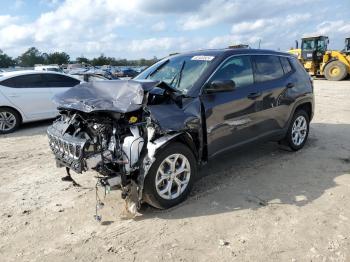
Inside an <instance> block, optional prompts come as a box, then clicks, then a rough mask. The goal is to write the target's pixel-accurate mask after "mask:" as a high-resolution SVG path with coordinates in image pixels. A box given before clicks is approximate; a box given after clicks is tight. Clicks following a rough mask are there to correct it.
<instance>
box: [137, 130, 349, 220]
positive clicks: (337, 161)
mask: <svg viewBox="0 0 350 262" xmlns="http://www.w3.org/2000/svg"><path fill="white" fill-rule="evenodd" d="M348 134H350V125H345V124H323V123H314V124H312V125H311V132H310V136H309V140H308V143H307V144H306V145H305V148H304V149H302V150H300V151H298V152H291V151H288V150H286V148H284V147H281V146H279V145H278V144H277V143H265V144H259V145H252V146H250V147H247V148H245V149H241V150H236V151H233V152H229V153H227V154H225V155H221V156H220V157H218V158H216V159H214V160H213V161H211V162H210V163H208V164H207V165H206V166H205V167H204V168H202V170H201V171H200V172H199V176H200V179H199V180H198V181H197V182H196V184H195V186H194V188H193V190H192V193H191V195H190V197H189V198H188V199H187V200H186V201H185V202H184V203H182V204H180V205H178V206H176V207H173V208H171V209H168V210H163V211H159V210H156V209H154V208H152V207H149V206H146V207H145V208H144V211H143V216H142V217H141V218H140V219H148V218H153V217H157V218H161V219H162V218H163V219H182V218H186V217H199V216H208V215H216V214H220V213H226V212H234V211H237V210H243V209H251V210H256V209H259V208H264V207H265V206H270V205H275V206H276V207H277V208H278V205H294V206H299V207H300V206H304V205H307V204H309V203H311V202H313V201H314V200H316V199H318V198H319V197H321V196H322V195H323V194H324V193H325V191H326V190H328V189H330V188H333V187H335V186H336V182H335V180H336V178H337V177H338V176H341V175H344V174H345V173H346V172H349V170H350V153H349V152H350V139H349V137H348Z"/></svg>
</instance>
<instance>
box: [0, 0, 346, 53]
mask: <svg viewBox="0 0 350 262" xmlns="http://www.w3.org/2000/svg"><path fill="white" fill-rule="evenodd" d="M346 1H348V0H339V2H338V5H339V6H338V7H337V10H338V11H337V13H336V14H335V15H334V18H332V17H329V16H328V17H329V18H328V19H327V20H326V21H324V20H323V19H324V17H325V14H327V13H328V12H329V10H328V9H327V8H326V7H327V6H329V4H328V5H326V4H327V3H328V2H327V1H326V0H314V1H309V0H299V1H294V2H291V1H290V0H279V1H275V0H264V1H258V0H255V1H252V0H251V1H247V0H193V1H191V0H177V1H170V0H98V1H96V0H65V1H58V0H41V3H46V4H48V5H50V6H51V8H50V9H51V11H48V12H45V13H42V14H41V15H40V16H39V17H37V18H34V19H33V20H32V21H28V17H26V18H18V17H14V16H10V15H0V39H1V42H0V49H3V50H4V51H5V52H9V54H10V55H13V56H17V55H19V54H20V53H21V52H23V51H24V50H25V49H27V48H28V47H30V46H36V47H38V48H39V49H40V50H42V51H44V52H51V51H56V50H57V51H66V52H68V53H69V54H70V55H71V57H73V58H74V57H75V56H79V55H82V54H83V55H85V56H86V57H92V56H96V55H99V54H100V53H104V54H105V55H110V56H117V57H128V58H137V57H152V56H154V55H157V56H163V55H166V54H168V53H171V52H177V51H187V50H192V49H200V48H218V47H219V48H220V47H226V46H228V45H232V44H239V43H248V44H250V45H251V46H253V47H257V45H258V42H259V41H260V40H261V41H262V47H264V48H281V50H285V49H287V48H288V47H289V46H291V45H293V44H294V40H295V39H300V37H301V36H302V35H303V33H305V32H311V33H320V34H321V33H322V34H329V36H330V38H331V42H335V43H340V44H341V45H342V43H343V40H342V39H344V38H345V37H346V36H350V21H349V19H348V18H347V16H346V15H347V14H346V10H347V8H346V7H344V5H348V4H347V3H346ZM342 3H343V4H342ZM22 9H23V8H22ZM305 10H306V12H305ZM154 32H157V34H155V33H154ZM155 35H157V36H158V35H159V37H155ZM340 40H341V42H340Z"/></svg>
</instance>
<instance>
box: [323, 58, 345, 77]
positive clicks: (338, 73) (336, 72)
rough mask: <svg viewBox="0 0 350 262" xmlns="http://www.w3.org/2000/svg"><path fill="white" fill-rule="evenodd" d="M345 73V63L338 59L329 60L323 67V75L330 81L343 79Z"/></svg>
mask: <svg viewBox="0 0 350 262" xmlns="http://www.w3.org/2000/svg"><path fill="white" fill-rule="evenodd" d="M347 75H348V72H347V70H346V65H344V64H343V63H342V62H340V61H333V62H330V63H329V64H327V65H326V67H325V69H324V76H325V77H326V79H327V80H330V81H341V80H343V79H345V78H346V76H347Z"/></svg>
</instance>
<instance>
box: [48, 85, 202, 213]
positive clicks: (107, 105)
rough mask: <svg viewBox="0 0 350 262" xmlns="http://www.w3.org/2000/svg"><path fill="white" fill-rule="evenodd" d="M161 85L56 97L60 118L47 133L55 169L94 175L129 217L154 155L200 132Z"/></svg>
mask: <svg viewBox="0 0 350 262" xmlns="http://www.w3.org/2000/svg"><path fill="white" fill-rule="evenodd" d="M162 85H164V84H163V83H157V82H152V81H144V82H141V81H133V80H128V81H121V80H119V81H98V82H92V83H84V84H80V85H78V86H76V87H73V88H71V89H70V90H68V91H67V92H65V93H63V94H60V95H57V96H56V97H55V98H54V102H56V103H57V104H58V109H59V110H60V117H59V118H58V119H57V120H56V121H55V122H54V123H53V124H52V125H51V126H50V127H49V128H48V130H47V133H48V137H49V144H50V148H51V150H52V151H53V153H54V155H55V158H56V163H57V166H58V167H66V169H67V172H68V174H69V171H70V170H72V171H74V172H76V173H83V172H85V171H88V170H93V171H96V172H97V173H98V179H99V184H100V185H102V186H104V187H108V189H110V188H112V187H116V186H117V187H119V188H121V191H122V197H123V198H124V199H126V200H127V201H128V204H129V205H128V209H129V211H130V212H131V213H136V212H137V210H138V208H139V206H140V204H141V203H142V190H143V182H144V178H145V176H146V175H147V172H148V169H149V168H150V166H151V165H152V163H153V161H154V157H155V153H156V151H157V149H158V148H160V147H161V146H162V145H164V144H166V143H167V142H168V141H169V140H171V139H173V138H174V137H176V136H179V135H181V134H184V132H187V131H191V130H195V132H199V129H200V128H198V126H200V121H198V119H199V117H197V116H196V115H194V114H193V113H187V112H186V110H183V106H182V97H181V94H176V92H175V91H174V90H171V88H170V87H168V86H166V85H164V86H162ZM152 105H153V106H154V107H153V108H152ZM165 108H167V109H165ZM190 111H193V110H190ZM170 116H171V117H172V118H173V117H177V120H179V119H180V120H181V121H180V123H181V124H179V121H175V122H176V124H174V121H172V120H171V118H170ZM191 123H192V124H191ZM193 123H195V124H193ZM96 218H98V215H97V214H96Z"/></svg>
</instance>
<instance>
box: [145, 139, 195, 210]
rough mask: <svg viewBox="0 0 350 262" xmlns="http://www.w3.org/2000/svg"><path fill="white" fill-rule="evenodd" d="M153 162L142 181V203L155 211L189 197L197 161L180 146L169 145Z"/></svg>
mask: <svg viewBox="0 0 350 262" xmlns="http://www.w3.org/2000/svg"><path fill="white" fill-rule="evenodd" d="M155 159H156V160H155V161H154V163H153V164H152V166H151V168H150V170H149V172H148V174H147V175H146V178H145V183H144V200H145V201H146V202H147V203H148V204H150V205H151V206H154V207H156V208H160V209H166V208H170V207H172V206H174V205H177V204H179V203H180V202H182V201H183V200H185V199H186V197H187V196H188V194H189V192H190V190H191V188H192V185H193V182H194V179H195V177H196V174H197V161H196V158H195V156H194V155H193V153H192V151H191V150H190V149H189V148H188V147H187V146H185V145H184V144H182V143H170V144H169V145H168V146H166V147H165V148H164V149H161V150H160V151H159V152H158V153H157V154H156V156H155Z"/></svg>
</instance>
